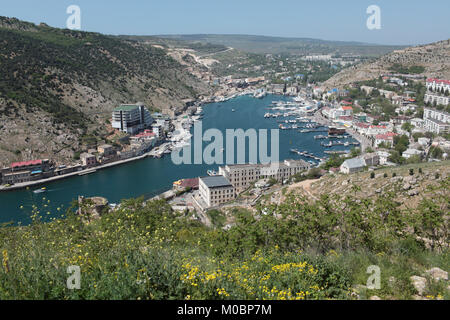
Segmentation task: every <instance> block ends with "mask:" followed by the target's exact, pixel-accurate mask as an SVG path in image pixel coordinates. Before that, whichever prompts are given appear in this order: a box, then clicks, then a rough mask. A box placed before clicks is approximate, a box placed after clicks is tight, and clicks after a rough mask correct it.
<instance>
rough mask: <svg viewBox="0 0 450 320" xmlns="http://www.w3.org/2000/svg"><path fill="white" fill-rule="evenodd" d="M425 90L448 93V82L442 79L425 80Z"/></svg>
mask: <svg viewBox="0 0 450 320" xmlns="http://www.w3.org/2000/svg"><path fill="white" fill-rule="evenodd" d="M427 89H428V90H433V91H437V90H442V89H443V90H444V92H445V90H448V91H449V92H450V80H442V79H432V78H430V79H427Z"/></svg>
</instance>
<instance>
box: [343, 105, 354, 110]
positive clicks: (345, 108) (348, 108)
mask: <svg viewBox="0 0 450 320" xmlns="http://www.w3.org/2000/svg"><path fill="white" fill-rule="evenodd" d="M342 109H343V110H353V108H352V107H350V106H343V107H342Z"/></svg>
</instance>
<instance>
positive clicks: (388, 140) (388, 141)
mask: <svg viewBox="0 0 450 320" xmlns="http://www.w3.org/2000/svg"><path fill="white" fill-rule="evenodd" d="M396 135H397V134H396V133H393V132H388V133H383V134H377V135H376V136H375V148H377V147H378V146H379V145H380V144H382V143H384V144H385V145H386V146H387V147H390V146H392V145H393V144H394V137H395V136H396Z"/></svg>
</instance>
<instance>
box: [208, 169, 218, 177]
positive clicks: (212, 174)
mask: <svg viewBox="0 0 450 320" xmlns="http://www.w3.org/2000/svg"><path fill="white" fill-rule="evenodd" d="M206 173H207V174H208V176H217V172H216V171H214V170H208V171H206Z"/></svg>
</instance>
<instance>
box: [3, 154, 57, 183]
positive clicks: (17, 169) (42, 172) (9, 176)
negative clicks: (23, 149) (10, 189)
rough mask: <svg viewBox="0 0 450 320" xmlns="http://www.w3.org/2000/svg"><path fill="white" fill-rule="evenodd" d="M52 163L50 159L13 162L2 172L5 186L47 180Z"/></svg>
mask: <svg viewBox="0 0 450 320" xmlns="http://www.w3.org/2000/svg"><path fill="white" fill-rule="evenodd" d="M51 167H52V163H51V162H50V161H49V160H48V159H44V160H31V161H22V162H13V163H11V165H10V166H9V167H7V168H3V169H2V170H1V176H2V177H1V182H2V183H3V184H15V183H22V182H28V181H34V180H38V179H41V178H45V177H47V176H48V174H49V173H50V171H51Z"/></svg>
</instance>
